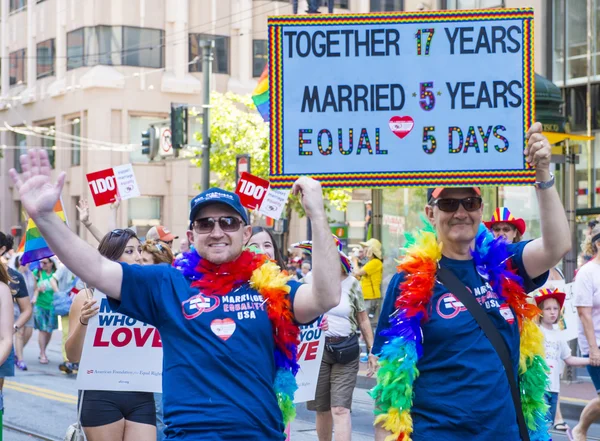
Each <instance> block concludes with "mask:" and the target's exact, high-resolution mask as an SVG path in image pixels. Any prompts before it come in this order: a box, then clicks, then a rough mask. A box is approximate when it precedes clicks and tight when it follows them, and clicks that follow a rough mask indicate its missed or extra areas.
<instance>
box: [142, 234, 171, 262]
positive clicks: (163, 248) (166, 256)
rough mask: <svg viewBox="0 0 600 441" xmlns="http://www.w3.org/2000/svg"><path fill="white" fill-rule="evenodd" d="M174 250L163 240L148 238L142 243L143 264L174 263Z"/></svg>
mask: <svg viewBox="0 0 600 441" xmlns="http://www.w3.org/2000/svg"><path fill="white" fill-rule="evenodd" d="M174 259H175V258H174V256H173V251H171V248H169V247H168V246H167V245H165V244H164V243H162V242H159V241H154V240H147V241H146V242H144V243H143V244H142V265H158V264H159V263H166V264H168V265H171V264H173V260H174Z"/></svg>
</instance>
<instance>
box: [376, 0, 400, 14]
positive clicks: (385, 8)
mask: <svg viewBox="0 0 600 441" xmlns="http://www.w3.org/2000/svg"><path fill="white" fill-rule="evenodd" d="M390 11H404V0H371V12H390Z"/></svg>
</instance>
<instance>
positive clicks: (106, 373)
mask: <svg viewBox="0 0 600 441" xmlns="http://www.w3.org/2000/svg"><path fill="white" fill-rule="evenodd" d="M94 298H95V299H96V300H97V302H98V303H97V304H98V305H100V311H99V312H98V314H97V315H95V316H94V317H92V318H91V319H90V321H89V323H88V326H87V330H86V334H85V340H84V343H83V352H82V354H81V362H80V363H79V373H78V374H77V389H80V390H111V391H136V392H161V391H162V358H163V351H162V342H161V340H160V335H159V333H158V330H157V329H156V328H155V327H153V326H150V325H148V324H146V323H142V322H140V321H138V320H135V319H133V318H131V317H128V316H126V315H123V314H119V313H117V312H114V311H112V310H111V309H110V306H109V305H108V300H107V299H106V296H105V295H104V294H102V293H101V292H99V291H98V290H96V292H95V294H94Z"/></svg>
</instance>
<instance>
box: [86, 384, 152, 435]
mask: <svg viewBox="0 0 600 441" xmlns="http://www.w3.org/2000/svg"><path fill="white" fill-rule="evenodd" d="M80 398H81V392H80ZM123 418H125V419H126V420H127V421H133V422H134V423H141V424H150V425H151V426H156V409H155V407H154V394H153V393H151V392H112V391H105V390H86V391H85V393H84V395H83V405H82V407H81V425H82V426H83V427H98V426H105V425H106V424H111V423H115V422H117V421H119V420H122V419H123Z"/></svg>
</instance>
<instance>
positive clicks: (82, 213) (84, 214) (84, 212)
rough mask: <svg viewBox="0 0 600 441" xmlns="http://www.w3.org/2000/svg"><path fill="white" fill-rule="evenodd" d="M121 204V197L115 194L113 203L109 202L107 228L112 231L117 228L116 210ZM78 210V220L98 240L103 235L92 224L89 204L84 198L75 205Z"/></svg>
mask: <svg viewBox="0 0 600 441" xmlns="http://www.w3.org/2000/svg"><path fill="white" fill-rule="evenodd" d="M120 206H121V198H120V197H119V196H116V199H115V201H114V202H113V203H111V204H110V216H109V218H108V230H109V231H112V230H114V229H116V228H117V212H118V211H119V207H120ZM75 208H77V211H78V212H79V222H81V223H82V224H83V225H84V226H85V228H86V229H87V230H88V231H89V232H90V233H91V235H92V236H94V238H95V239H96V240H97V241H98V242H100V241H101V240H102V238H103V237H104V233H103V232H102V231H100V230H99V229H98V227H96V226H95V225H93V224H92V221H91V220H90V206H89V204H88V201H87V200H85V199H79V203H78V204H77V205H76V206H75Z"/></svg>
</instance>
